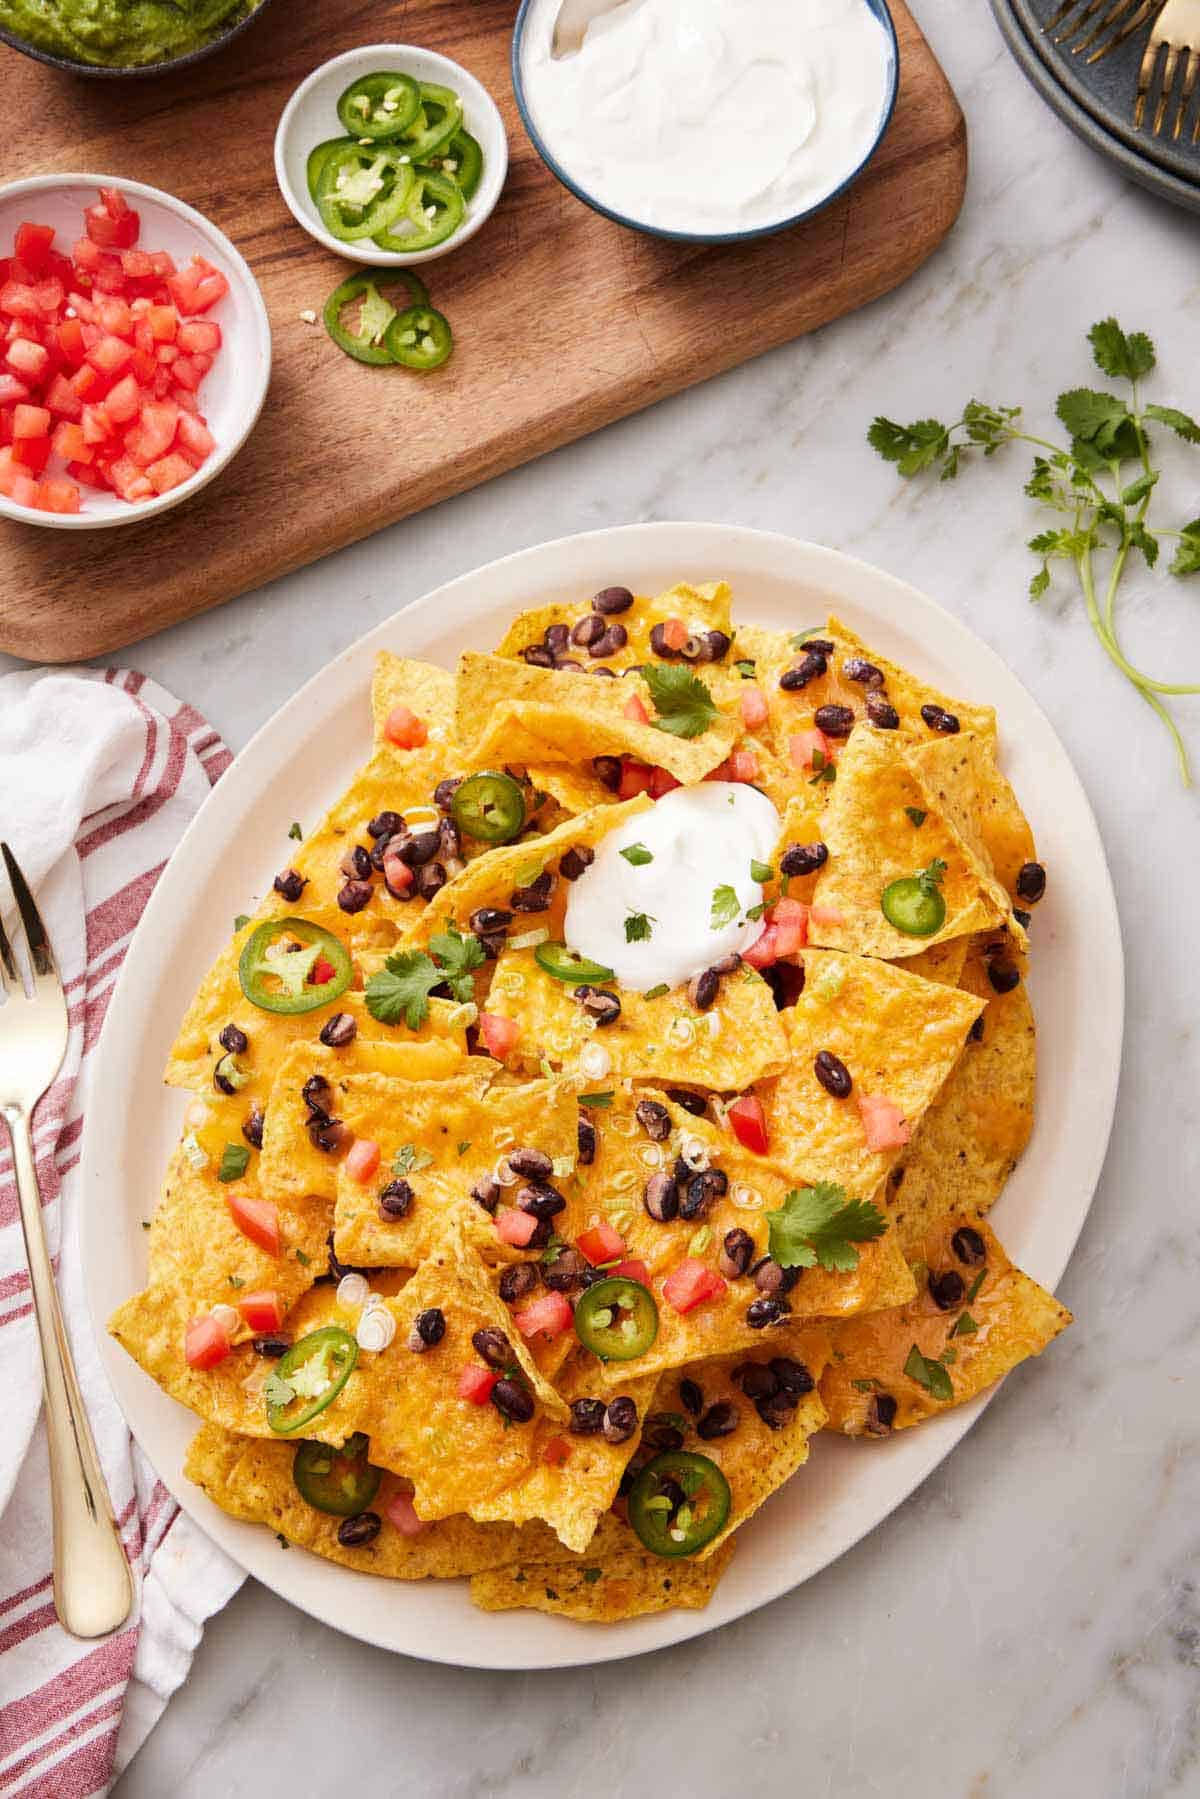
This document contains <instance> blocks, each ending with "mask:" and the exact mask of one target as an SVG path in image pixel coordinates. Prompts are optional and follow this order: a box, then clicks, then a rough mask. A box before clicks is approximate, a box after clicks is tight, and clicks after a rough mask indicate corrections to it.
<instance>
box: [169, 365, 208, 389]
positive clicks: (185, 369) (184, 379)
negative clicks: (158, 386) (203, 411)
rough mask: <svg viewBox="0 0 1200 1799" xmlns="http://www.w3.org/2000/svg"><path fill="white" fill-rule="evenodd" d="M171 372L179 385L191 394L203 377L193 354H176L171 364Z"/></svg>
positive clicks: (202, 371)
mask: <svg viewBox="0 0 1200 1799" xmlns="http://www.w3.org/2000/svg"><path fill="white" fill-rule="evenodd" d="M171 373H172V375H173V376H174V378H175V380H176V381H177V382H178V384H179V386H180V387H182V388H185V389H186V391H187V392H188V393H192V394H194V393H195V391H196V389H197V388H198V387H199V385H200V383H201V381H203V379H204V370H203V369H202V368H201V367H200V364H199V362H198V361H197V359H196V358H195V357H194V356H177V357H176V358H175V361H174V362H173V363H172V364H171Z"/></svg>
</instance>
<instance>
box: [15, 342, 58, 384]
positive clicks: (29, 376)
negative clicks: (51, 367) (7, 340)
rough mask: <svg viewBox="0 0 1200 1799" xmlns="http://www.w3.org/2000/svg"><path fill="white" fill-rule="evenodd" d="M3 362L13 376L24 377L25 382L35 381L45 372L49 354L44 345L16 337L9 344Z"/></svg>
mask: <svg viewBox="0 0 1200 1799" xmlns="http://www.w3.org/2000/svg"><path fill="white" fill-rule="evenodd" d="M4 360H5V361H6V362H7V364H8V366H9V368H10V369H12V371H13V373H14V374H16V375H22V376H24V378H25V379H26V380H27V381H37V380H39V379H40V378H41V376H42V375H44V374H45V372H46V368H47V366H48V364H49V362H50V352H49V350H48V349H47V348H46V346H45V345H44V344H35V343H33V342H31V340H30V339H29V338H27V337H18V338H17V339H16V340H15V342H13V343H11V344H9V346H8V354H7V355H6V356H5V358H4Z"/></svg>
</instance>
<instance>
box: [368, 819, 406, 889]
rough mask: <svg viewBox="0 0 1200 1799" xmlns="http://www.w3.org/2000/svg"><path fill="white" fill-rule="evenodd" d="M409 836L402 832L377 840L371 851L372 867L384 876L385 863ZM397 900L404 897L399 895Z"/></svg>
mask: <svg viewBox="0 0 1200 1799" xmlns="http://www.w3.org/2000/svg"><path fill="white" fill-rule="evenodd" d="M407 836H408V832H407V831H400V832H399V833H395V834H393V835H392V836H391V837H379V838H377V839H376V841H375V844H374V847H373V848H372V850H371V867H372V868H374V869H376V870H378V872H379V873H380V874H382V873H383V865H384V863H385V862H386V861H387V859H388V857H389V856H390V855H393V854H394V853H395V850H398V849H399V848H400V845H401V844H402V843H403V841H404V839H405V838H406V837H407ZM396 898H397V899H400V898H403V895H401V894H397V895H396Z"/></svg>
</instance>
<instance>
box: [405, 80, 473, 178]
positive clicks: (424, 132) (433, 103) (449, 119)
mask: <svg viewBox="0 0 1200 1799" xmlns="http://www.w3.org/2000/svg"><path fill="white" fill-rule="evenodd" d="M462 122H463V105H462V101H461V100H460V99H459V97H458V95H457V94H456V93H455V92H454V91H453V89H452V88H448V87H440V86H439V85H438V83H437V82H435V81H423V82H422V83H421V102H420V112H419V114H418V116H417V117H416V118H415V119H414V121H413V123H412V124H411V125H410V126H409V127H408V129H407V131H406V132H405V133H404V135H403V138H402V140H401V141H402V143H403V145H404V148H405V150H407V152H408V154H409V155H410V156H411V157H412V159H413V161H414V162H428V161H429V159H430V157H431V156H433V155H435V154H436V153H437V151H439V150H441V149H443V148H444V146H445V145H446V144H448V143H449V142H450V139H451V138H452V137H453V136H454V135H455V133H456V132H458V131H460V130H461V129H462Z"/></svg>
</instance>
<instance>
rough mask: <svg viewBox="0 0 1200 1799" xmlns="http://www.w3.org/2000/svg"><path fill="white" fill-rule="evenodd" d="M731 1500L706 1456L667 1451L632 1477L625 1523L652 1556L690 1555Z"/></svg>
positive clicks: (715, 1529)
mask: <svg viewBox="0 0 1200 1799" xmlns="http://www.w3.org/2000/svg"><path fill="white" fill-rule="evenodd" d="M590 1291H592V1292H594V1291H595V1289H594V1288H592V1289H590ZM731 1503H732V1496H731V1494H730V1491H729V1482H728V1481H727V1480H726V1479H725V1476H724V1475H723V1474H722V1472H721V1470H720V1469H719V1468H718V1467H717V1464H716V1463H715V1462H714V1461H713V1460H712V1459H711V1458H710V1457H709V1456H706V1455H696V1454H693V1453H690V1452H689V1451H687V1450H684V1449H669V1450H666V1451H665V1452H664V1453H663V1454H662V1455H656V1456H655V1458H654V1460H653V1461H652V1462H647V1464H646V1466H645V1467H644V1468H643V1469H642V1471H641V1473H640V1474H639V1475H638V1477H637V1479H636V1480H635V1481H634V1483H633V1486H632V1488H631V1490H630V1494H629V1522H630V1523H631V1524H632V1526H633V1528H634V1530H635V1531H636V1532H637V1535H638V1538H639V1540H640V1541H641V1543H642V1544H643V1545H644V1546H645V1548H647V1549H648V1550H649V1551H650V1553H651V1554H652V1555H662V1556H680V1555H695V1553H696V1551H697V1550H698V1549H703V1548H704V1545H705V1544H706V1543H711V1542H712V1540H713V1538H714V1537H715V1536H718V1535H719V1534H720V1532H721V1531H722V1530H723V1529H724V1527H725V1522H726V1520H727V1519H728V1517H729V1508H730V1505H731Z"/></svg>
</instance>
